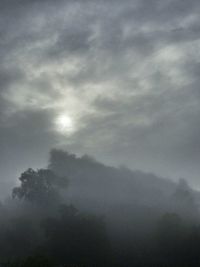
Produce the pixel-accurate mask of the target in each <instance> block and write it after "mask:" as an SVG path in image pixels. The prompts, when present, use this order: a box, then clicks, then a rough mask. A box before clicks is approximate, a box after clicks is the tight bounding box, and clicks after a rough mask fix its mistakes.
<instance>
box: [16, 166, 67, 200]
mask: <svg viewBox="0 0 200 267" xmlns="http://www.w3.org/2000/svg"><path fill="white" fill-rule="evenodd" d="M19 180H20V182H21V185H20V186H19V187H15V188H14V189H13V191H12V196H13V198H18V199H23V200H26V201H30V202H35V203H39V204H47V203H50V202H55V201H57V200H58V198H59V194H58V190H57V189H58V187H60V186H61V185H62V186H66V185H67V180H66V179H65V178H60V177H58V176H57V175H55V174H54V172H52V171H51V170H49V169H39V170H37V171H34V170H33V169H31V168H29V169H28V170H27V171H25V172H23V173H22V174H21V176H20V177H19Z"/></svg>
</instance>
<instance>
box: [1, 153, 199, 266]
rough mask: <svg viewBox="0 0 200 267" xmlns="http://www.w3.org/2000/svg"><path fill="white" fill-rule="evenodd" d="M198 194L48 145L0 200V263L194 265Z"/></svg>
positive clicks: (181, 183) (183, 185)
mask: <svg viewBox="0 0 200 267" xmlns="http://www.w3.org/2000/svg"><path fill="white" fill-rule="evenodd" d="M199 203H200V192H198V191H195V190H193V189H192V188H191V187H190V186H189V184H188V183H187V181H186V180H184V179H180V181H179V182H178V183H175V182H173V181H171V180H169V179H166V178H162V177H158V176H156V175H154V174H151V173H144V172H141V171H132V170H130V169H128V168H127V167H125V166H121V167H118V168H116V167H110V166H106V165H104V164H102V163H100V162H98V161H96V160H95V159H94V158H92V157H90V156H87V155H83V156H76V155H75V154H70V153H68V152H66V151H62V150H58V149H54V150H52V151H51V152H50V154H49V164H48V167H47V168H44V169H38V170H33V169H31V168H29V169H28V170H25V171H24V172H23V173H22V174H21V176H20V177H19V184H18V186H17V187H15V188H13V190H12V192H11V193H10V196H8V197H7V199H6V200H4V201H2V203H1V207H0V209H1V217H0V225H1V227H0V261H1V263H2V264H3V266H27V267H28V266H44V267H45V266H63V265H64V266H127V265H128V266H141V267H142V266H177V265H181V266H198V264H199V263H200V256H199V245H200V214H199Z"/></svg>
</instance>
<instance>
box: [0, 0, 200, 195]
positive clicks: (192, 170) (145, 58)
mask: <svg viewBox="0 0 200 267" xmlns="http://www.w3.org/2000/svg"><path fill="white" fill-rule="evenodd" d="M199 12H200V2H199V0H190V1H189V0H138V1H137V0H131V1H129V0H124V1H122V0H85V1H83V0H73V1H72V0H71V1H70V0H66V1H62V0H57V1H53V0H43V1H39V0H35V1H34V0H32V1H31V0H18V1H17V0H16V1H14V0H12V1H11V0H1V1H0V170H1V172H0V188H1V190H0V192H1V194H2V195H3V194H6V193H7V192H8V189H9V188H10V187H11V186H12V185H14V183H16V179H17V177H18V176H19V174H20V173H21V172H22V171H23V170H25V169H26V168H27V167H34V168H35V167H41V166H45V165H47V157H48V156H47V155H48V151H49V150H50V149H51V148H54V147H60V148H62V149H66V150H69V151H71V152H74V153H78V154H84V153H87V154H91V155H93V156H95V157H96V158H97V159H99V160H101V161H103V162H106V163H108V164H112V165H118V164H126V165H127V166H129V167H131V168H133V169H140V170H143V171H147V172H154V173H156V174H158V175H160V176H164V177H171V178H172V179H178V178H179V177H185V178H187V179H188V180H189V181H190V182H191V184H192V185H193V186H195V187H198V188H200V180H199V169H200V162H199V160H200V16H199Z"/></svg>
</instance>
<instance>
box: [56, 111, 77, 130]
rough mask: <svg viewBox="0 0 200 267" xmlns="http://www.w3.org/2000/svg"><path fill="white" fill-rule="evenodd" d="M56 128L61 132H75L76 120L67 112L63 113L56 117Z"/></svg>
mask: <svg viewBox="0 0 200 267" xmlns="http://www.w3.org/2000/svg"><path fill="white" fill-rule="evenodd" d="M55 124H56V130H57V131H58V132H60V133H67V134H71V133H73V132H74V121H73V119H72V118H71V117H70V116H69V115H66V114H61V115H59V116H58V117H57V118H56V121H55Z"/></svg>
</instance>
